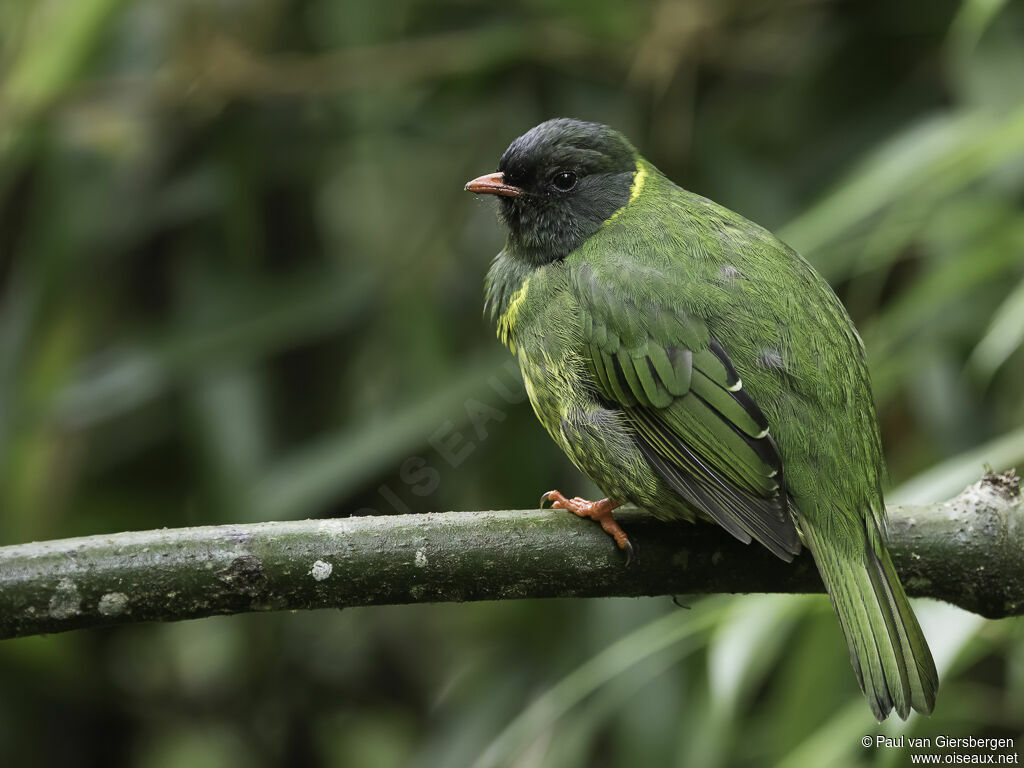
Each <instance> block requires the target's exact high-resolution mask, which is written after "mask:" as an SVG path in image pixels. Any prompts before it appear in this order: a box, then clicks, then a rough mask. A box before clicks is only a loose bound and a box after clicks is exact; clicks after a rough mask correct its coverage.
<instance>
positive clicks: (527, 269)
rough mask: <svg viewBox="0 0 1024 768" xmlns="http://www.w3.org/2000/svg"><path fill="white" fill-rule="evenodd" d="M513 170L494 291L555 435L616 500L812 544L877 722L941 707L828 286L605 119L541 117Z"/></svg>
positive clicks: (739, 531)
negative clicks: (889, 531)
mask: <svg viewBox="0 0 1024 768" xmlns="http://www.w3.org/2000/svg"><path fill="white" fill-rule="evenodd" d="M567 169H568V170H567ZM502 171H503V172H504V178H505V182H506V183H508V184H513V183H514V184H516V185H517V187H519V188H521V189H522V190H523V193H522V194H521V195H519V196H517V197H502V198H501V200H502V211H501V213H502V218H503V219H504V220H505V222H506V224H508V226H509V229H510V237H509V242H508V245H507V246H506V248H505V249H504V250H503V251H502V252H501V253H500V254H499V255H498V257H497V258H496V259H495V261H494V264H493V266H492V268H491V270H490V273H489V275H488V283H487V300H488V304H489V306H490V307H491V309H492V311H493V313H494V315H495V316H496V318H497V320H498V328H499V336H500V337H501V338H502V339H503V340H504V341H505V342H506V343H507V344H508V346H509V347H510V348H511V349H512V350H513V351H514V353H515V355H516V357H517V359H518V361H519V365H520V367H521V369H522V373H523V378H524V381H525V382H526V388H527V392H528V394H529V398H530V402H531V404H532V405H533V408H534V411H535V412H536V414H537V417H538V418H539V420H540V422H541V423H542V424H543V426H544V428H545V429H546V430H547V431H548V433H549V434H550V435H551V437H552V438H553V439H554V440H555V442H556V443H558V445H559V446H560V447H561V448H562V450H564V451H565V453H566V454H567V455H568V456H569V458H570V459H572V461H573V462H574V463H575V464H576V466H577V467H579V469H580V470H581V471H582V472H584V473H585V474H586V475H587V476H588V477H590V478H591V479H592V480H593V481H594V483H595V484H596V485H597V486H598V487H599V488H600V489H601V490H602V491H603V492H604V493H605V494H606V495H607V496H608V497H609V498H612V499H615V500H618V501H629V502H633V503H635V504H637V505H638V506H641V507H644V508H646V509H648V510H649V511H650V512H652V513H653V514H655V515H657V516H659V517H662V518H668V519H677V518H678V519H681V520H693V519H694V517H695V516H701V517H704V518H707V519H711V520H714V521H715V522H717V523H718V524H719V525H721V526H723V527H724V528H725V529H726V530H728V531H729V532H730V533H732V534H733V535H734V536H736V537H737V538H739V539H740V540H742V541H746V542H749V541H751V540H756V541H758V542H760V543H761V544H762V545H764V546H765V547H767V548H768V549H769V550H770V551H772V552H773V553H774V554H776V555H777V556H778V557H780V558H782V559H784V560H791V559H792V558H793V556H794V555H796V554H797V553H799V552H800V550H801V546H802V545H803V546H806V547H807V548H808V549H809V550H810V551H811V553H812V555H813V556H814V559H815V562H816V563H817V565H818V569H819V570H820V572H821V575H822V578H823V580H824V582H825V585H826V587H827V588H828V592H829V595H830V596H831V598H832V602H833V604H834V606H835V608H836V612H837V614H838V615H839V620H840V623H841V625H842V628H843V632H844V633H845V635H846V638H847V641H848V643H849V646H850V655H851V660H852V663H853V666H854V669H855V671H856V672H857V676H858V679H859V680H860V682H861V687H862V688H863V689H864V691H865V694H866V695H867V698H868V701H869V703H870V705H871V708H872V711H873V712H874V713H875V715H876V716H877V717H878V718H879V719H882V718H884V717H885V716H886V715H888V713H889V712H890V710H892V709H895V710H896V712H897V713H898V714H899V715H900V716H901V717H904V718H905V717H906V716H907V715H908V713H909V711H910V709H911V708H914V709H917V710H919V711H922V712H930V711H931V710H932V707H933V704H934V700H935V691H936V687H937V676H936V672H935V667H934V663H933V661H932V658H931V654H930V652H929V650H928V647H927V644H926V642H925V639H924V636H923V635H922V633H921V629H920V627H919V626H918V623H917V620H916V619H915V617H914V614H913V611H912V610H911V608H910V606H909V604H908V602H907V598H906V596H905V594H904V592H903V589H902V587H901V586H900V583H899V580H898V578H897V576H896V574H895V571H894V570H893V566H892V562H891V561H890V559H889V555H888V553H887V552H886V549H885V544H884V530H885V524H886V523H885V507H884V503H883V499H882V489H881V482H882V475H883V471H884V469H883V458H882V451H881V443H880V439H879V433H878V426H877V422H876V417H875V410H874V405H873V403H872V398H871V391H870V386H869V379H868V373H867V368H866V366H865V361H864V351H863V347H862V345H861V342H860V339H859V337H858V336H857V333H856V331H855V330H854V328H853V325H852V324H851V322H850V319H849V317H848V315H847V313H846V311H845V310H844V308H843V307H842V305H841V304H840V302H839V300H838V299H837V298H836V296H835V294H834V293H833V292H832V291H831V289H830V288H829V287H828V285H827V284H826V283H825V282H824V281H823V280H822V279H821V277H819V276H818V274H817V273H816V272H815V271H814V270H813V269H812V268H811V266H810V265H809V264H808V263H807V262H806V261H804V259H803V258H801V257H800V256H799V254H797V253H796V252H794V251H793V250H792V249H791V248H789V247H788V246H786V245H785V244H784V243H782V242H781V241H779V240H778V239H777V238H776V237H774V236H773V235H772V234H771V233H769V232H767V231H766V230H764V229H762V228H761V227H759V226H757V225H756V224H753V223H751V222H749V221H747V220H746V219H744V218H743V217H742V216H739V215H738V214H736V213H734V212H732V211H730V210H727V209H726V208H723V207H722V206H719V205H716V204H715V203H713V202H711V201H709V200H706V199H704V198H702V197H700V196H698V195H695V194H693V193H690V192H687V191H686V190H683V189H681V188H680V187H678V186H676V185H675V184H673V183H672V182H671V181H669V180H668V179H667V178H665V177H664V176H663V175H662V174H661V173H659V172H658V170H657V169H656V168H654V167H653V166H652V165H650V164H649V163H647V162H646V161H645V160H643V159H642V158H640V157H639V156H638V155H637V154H636V152H635V150H633V148H632V147H631V146H630V145H629V144H628V142H626V141H625V139H623V138H622V137H621V136H620V135H619V134H617V133H615V132H614V131H611V130H610V129H607V128H605V127H603V126H597V125H594V124H587V123H578V122H576V121H569V120H559V121H549V122H548V123H545V124H542V125H541V126H538V127H537V128H535V129H534V130H533V131H531V132H530V133H528V134H526V135H525V136H524V137H521V138H520V139H519V140H517V142H516V143H514V144H513V145H512V146H511V147H510V148H509V150H508V152H506V155H505V157H504V158H503V159H502ZM559 172H561V173H563V174H564V173H567V172H571V173H572V177H573V178H574V179H575V180H576V184H575V186H574V187H573V188H571V189H570V190H562V189H561V185H562V183H563V182H566V179H567V177H565V176H561V177H559V178H557V179H556V178H555V175H554V174H557V173H559ZM552 179H554V180H555V181H552Z"/></svg>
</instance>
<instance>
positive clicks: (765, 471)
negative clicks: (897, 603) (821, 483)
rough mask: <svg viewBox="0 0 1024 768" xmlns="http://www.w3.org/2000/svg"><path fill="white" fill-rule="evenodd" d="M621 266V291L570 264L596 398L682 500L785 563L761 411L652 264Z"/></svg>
mask: <svg viewBox="0 0 1024 768" xmlns="http://www.w3.org/2000/svg"><path fill="white" fill-rule="evenodd" d="M629 269H630V272H631V274H630V275H629V276H628V277H626V276H623V275H622V274H621V272H620V273H617V274H616V275H615V284H625V285H628V286H629V290H628V293H627V292H625V291H622V290H621V289H619V290H616V289H615V288H614V285H613V283H612V281H611V280H609V279H607V278H604V279H602V276H601V275H598V274H597V272H596V271H595V269H594V268H593V267H592V266H591V265H589V264H579V265H575V266H574V267H573V281H574V284H575V288H576V294H577V297H578V299H579V302H580V310H581V311H580V322H581V325H582V330H583V339H584V349H583V356H584V359H585V360H586V361H587V364H588V366H589V367H590V370H591V373H592V375H593V377H594V381H595V382H596V386H597V390H598V395H599V397H600V399H601V400H602V401H604V402H605V404H606V405H607V407H609V408H614V409H617V410H619V411H620V412H621V413H622V414H623V415H624V417H625V419H626V423H627V424H628V425H629V428H630V429H631V431H632V433H633V437H634V438H635V440H636V444H637V446H638V447H639V448H640V451H641V452H642V453H643V455H644V456H645V457H646V459H647V461H648V463H649V464H650V465H651V467H652V468H653V469H654V470H655V471H656V472H658V474H659V475H660V476H661V477H662V478H663V479H664V480H665V481H666V483H667V484H668V485H669V486H670V487H671V488H672V489H673V490H675V491H676V492H677V493H678V494H679V496H681V497H682V498H683V499H684V500H685V501H686V502H688V503H689V504H690V505H691V506H692V507H694V508H696V509H697V510H700V511H701V512H704V513H705V514H707V515H708V516H710V517H711V518H712V519H713V520H715V521H716V522H717V523H718V524H719V525H721V526H722V527H723V528H725V529H726V530H727V531H729V533H731V534H732V535H733V536H735V537H736V538H738V539H740V540H741V541H743V542H746V543H749V542H750V540H751V539H752V538H753V539H757V540H758V541H759V542H761V543H762V544H763V545H764V546H765V547H767V548H768V549H769V550H771V552H772V553H773V554H775V555H777V556H778V557H780V558H782V559H783V560H786V561H789V560H792V559H793V556H794V555H795V554H797V553H798V552H799V551H800V540H799V537H798V536H797V531H796V526H795V525H794V523H793V520H792V518H791V516H790V514H789V510H788V497H787V494H786V487H785V481H784V475H783V470H782V457H781V456H780V455H779V450H778V446H777V445H776V444H775V441H774V439H773V438H772V436H771V434H769V431H768V423H767V421H766V420H765V418H764V415H763V414H762V413H761V409H760V408H759V407H758V406H757V403H755V402H754V400H753V399H752V398H751V397H750V396H749V395H748V394H747V393H746V392H745V391H744V390H743V385H742V382H741V381H740V377H739V376H738V375H737V373H736V370H735V368H733V365H732V363H731V362H730V360H729V356H728V354H727V352H726V350H725V349H723V348H722V346H721V344H719V343H718V341H717V340H716V339H715V338H713V337H712V336H711V334H710V333H709V331H708V328H707V326H706V325H705V323H704V322H703V321H702V320H700V319H699V318H695V317H693V316H692V315H688V314H686V313H685V312H683V311H682V310H680V309H679V308H678V307H673V306H670V305H669V302H666V301H665V299H663V298H662V297H661V296H659V293H660V291H659V290H658V285H657V281H656V279H657V277H659V274H658V270H653V269H652V270H649V271H645V269H644V268H643V267H633V266H631V267H629ZM633 273H635V274H633Z"/></svg>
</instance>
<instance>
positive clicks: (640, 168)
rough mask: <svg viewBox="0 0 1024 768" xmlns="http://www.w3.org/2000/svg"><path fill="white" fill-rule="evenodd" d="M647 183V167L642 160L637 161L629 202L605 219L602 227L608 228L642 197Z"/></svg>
mask: <svg viewBox="0 0 1024 768" xmlns="http://www.w3.org/2000/svg"><path fill="white" fill-rule="evenodd" d="M645 181H647V165H646V164H645V163H644V161H643V160H642V159H640V158H637V161H636V173H634V174H633V184H632V185H631V186H630V188H629V200H628V201H627V202H626V205H624V206H622V207H621V208H619V209H618V210H617V211H616V212H615V213H613V214H612V215H611V216H609V217H608V218H607V219H605V222H604V224H603V225H602V226H607V225H608V224H611V223H612V222H613V221H615V217H616V216H618V215H619V214H620V213H622V212H623V211H624V210H626V207H627V206H628V205H629V204H630V203H632V202H633V201H634V200H636V199H637V198H638V197H640V193H641V192H643V191H644V182H645Z"/></svg>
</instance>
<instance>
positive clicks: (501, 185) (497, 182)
mask: <svg viewBox="0 0 1024 768" xmlns="http://www.w3.org/2000/svg"><path fill="white" fill-rule="evenodd" d="M466 191H467V192H474V193H476V194H478V195H501V196H502V197H519V196H520V195H521V194H523V190H521V189H520V188H519V187H513V186H512V185H510V184H506V183H505V178H504V174H503V173H501V171H499V172H498V173H488V174H487V175H486V176H480V177H479V178H476V179H473V180H472V181H471V182H469V183H468V184H467V185H466Z"/></svg>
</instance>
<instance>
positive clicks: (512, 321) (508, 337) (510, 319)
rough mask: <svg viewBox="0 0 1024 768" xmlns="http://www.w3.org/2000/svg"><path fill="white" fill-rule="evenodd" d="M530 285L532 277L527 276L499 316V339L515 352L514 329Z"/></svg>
mask: <svg viewBox="0 0 1024 768" xmlns="http://www.w3.org/2000/svg"><path fill="white" fill-rule="evenodd" d="M529 286H530V278H529V276H527V278H526V279H525V280H523V284H522V285H521V286H519V290H518V291H516V292H515V293H514V294H512V300H511V301H509V303H508V307H506V309H505V311H504V312H502V313H501V317H499V318H498V340H499V341H501V343H502V344H504V345H505V346H506V347H508V348H509V349H510V350H511V351H512V352H513V353H515V351H516V345H515V342H513V341H512V331H513V329H514V328H515V325H516V316H517V315H518V314H519V305H520V304H522V303H523V299H525V298H526V289H527V288H529Z"/></svg>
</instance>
